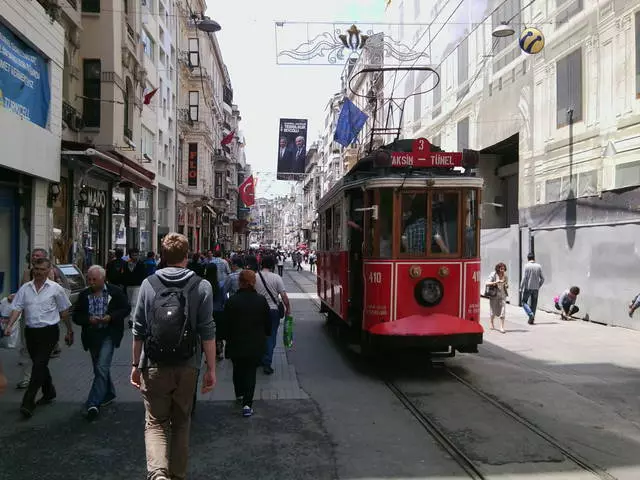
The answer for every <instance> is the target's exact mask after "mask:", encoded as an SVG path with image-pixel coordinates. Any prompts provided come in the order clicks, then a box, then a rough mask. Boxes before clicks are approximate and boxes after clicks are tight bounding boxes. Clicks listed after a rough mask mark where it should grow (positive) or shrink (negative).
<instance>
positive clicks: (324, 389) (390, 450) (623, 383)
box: [0, 269, 640, 480]
mask: <svg viewBox="0 0 640 480" xmlns="http://www.w3.org/2000/svg"><path fill="white" fill-rule="evenodd" d="M285 284H286V287H287V290H288V291H289V292H290V298H291V300H292V305H293V313H294V316H295V319H296V325H295V345H294V347H293V348H292V349H291V350H289V351H288V352H286V353H285V350H284V348H283V346H282V344H281V343H280V345H279V346H278V348H277V351H276V360H275V362H274V364H275V365H274V366H275V369H276V373H275V374H274V375H273V376H271V377H267V376H265V375H263V374H262V373H261V372H260V373H259V384H258V390H257V394H256V395H257V396H259V398H260V400H258V401H256V404H255V408H256V415H255V416H254V417H253V418H251V419H244V418H242V417H241V416H240V415H239V411H238V408H237V406H236V405H235V404H234V402H233V401H232V398H233V395H232V393H233V392H232V385H231V375H230V373H231V371H230V362H229V361H226V360H225V361H223V362H221V363H220V364H219V368H218V385H217V387H216V389H215V390H214V392H213V393H212V394H210V395H208V396H206V397H203V398H200V399H199V401H198V405H197V410H196V413H195V417H194V422H193V428H192V441H191V447H192V448H191V472H192V476H191V477H190V478H194V479H211V478H220V479H236V478H237V479H241V478H242V479H249V478H255V479H269V478H273V479H276V478H278V479H281V478H296V479H297V478H309V479H322V478H326V479H335V478H339V479H373V478H375V479H399V478H403V479H404V478H410V479H418V478H438V479H464V478H468V475H467V474H466V473H465V472H464V471H463V470H462V468H461V467H460V466H459V465H458V464H457V463H456V462H455V461H454V460H453V459H452V458H451V457H450V456H449V455H448V454H447V453H446V452H445V451H444V450H443V449H442V448H441V447H440V446H439V445H438V444H437V443H436V442H435V441H434V440H433V438H432V437H431V436H429V435H428V434H427V432H426V431H425V430H424V429H423V428H422V426H421V425H420V424H419V423H418V422H417V421H416V420H415V418H414V417H413V416H412V415H411V414H410V413H409V412H408V411H407V410H406V409H405V407H404V406H403V405H402V404H401V403H400V402H399V401H398V399H397V398H396V397H395V396H394V394H393V393H392V392H391V391H390V390H389V389H388V388H387V387H386V385H385V383H384V382H383V381H382V380H381V379H380V378H379V376H377V375H376V373H375V371H374V369H373V368H371V367H370V366H369V365H367V364H366V363H364V362H363V361H362V360H360V359H359V358H358V357H357V356H356V355H355V354H354V353H353V352H352V351H351V350H350V349H348V348H345V346H344V345H342V343H341V342H340V341H339V339H336V338H335V336H334V335H332V334H331V333H330V332H329V330H328V329H327V328H326V324H325V321H324V317H323V316H322V315H320V314H319V313H318V312H317V306H316V303H315V301H317V300H316V298H315V279H314V275H313V274H311V273H309V272H306V271H303V272H300V273H298V272H294V271H292V270H290V269H287V270H285ZM485 306H486V305H484V304H483V313H484V312H485V311H484V307H485ZM484 317H486V315H485V316H483V321H485V320H486V318H484ZM603 329H606V330H607V332H606V333H607V335H606V338H607V339H608V343H609V345H611V346H607V345H601V343H600V342H601V339H602V337H603ZM637 341H638V334H637V332H634V331H630V330H624V329H616V328H611V327H603V326H600V325H595V324H589V323H584V322H562V323H561V322H560V321H559V319H558V317H557V316H555V315H551V314H543V313H540V314H539V315H538V322H537V324H536V325H534V326H529V325H527V324H526V320H525V317H524V314H523V313H521V311H520V309H518V308H515V307H510V308H509V311H508V322H507V333H506V334H501V333H498V332H494V331H490V332H487V333H486V335H485V343H484V345H483V346H482V347H481V351H480V354H479V355H460V356H458V357H456V358H454V359H448V360H446V361H445V364H446V365H447V366H448V367H450V368H451V370H452V371H453V372H455V373H456V374H457V375H460V376H461V377H463V378H464V379H466V380H467V381H469V382H470V383H471V384H472V385H474V386H475V387H477V388H479V389H480V390H482V391H483V392H485V393H487V394H488V395H490V396H491V397H492V398H495V399H497V400H498V401H499V402H501V403H502V404H505V405H507V406H508V407H509V408H510V409H512V410H513V411H515V412H517V413H518V414H520V415H522V416H523V417H525V418H526V419H527V420H529V421H530V422H532V423H533V424H535V425H536V426H537V427H538V428H540V429H541V430H543V431H544V432H546V433H547V434H549V435H551V436H552V437H553V438H554V439H556V440H557V441H558V442H559V443H560V444H562V445H563V446H564V447H566V448H568V449H570V450H571V451H572V452H574V453H576V454H578V455H580V457H582V458H584V459H586V460H588V461H589V462H590V463H593V464H596V465H598V466H600V467H602V468H604V469H606V471H607V472H608V473H609V474H610V475H612V476H613V477H614V478H618V479H621V480H627V479H629V480H631V479H637V478H639V477H640V468H639V467H638V461H637V455H636V453H637V452H638V445H639V444H640V429H639V428H638V423H637V418H638V412H639V411H640V401H639V400H638V396H637V391H638V390H639V387H640V385H639V383H640V381H639V380H638V378H637V374H636V367H635V365H637V363H638V361H639V360H640V358H639V357H640V353H638V350H637V348H634V347H635V345H636V343H637ZM614 345H615V347H614ZM0 355H1V357H0V358H1V360H2V362H3V364H4V365H5V367H6V368H7V375H8V377H9V380H10V382H11V384H12V385H14V384H15V383H16V382H17V380H18V367H17V365H16V358H17V357H16V354H15V352H13V351H7V350H3V351H0ZM129 358H130V342H129V341H125V342H123V347H122V348H121V349H120V350H118V351H117V354H116V358H115V361H114V367H113V374H114V377H115V381H116V388H117V391H118V399H117V401H116V403H114V404H113V405H112V406H110V407H108V408H106V409H104V410H103V412H102V416H101V417H100V418H99V419H98V420H97V421H95V422H94V423H87V421H86V420H85V419H84V418H82V404H83V401H84V399H85V395H86V393H87V391H88V389H89V385H90V381H91V372H90V368H89V364H90V362H89V358H88V355H87V354H86V353H85V352H83V351H82V349H81V347H80V345H79V344H76V345H74V346H73V347H71V348H70V349H65V350H64V351H63V354H62V355H61V357H60V358H59V359H56V360H53V361H52V373H53V378H54V382H55V383H56V386H57V389H58V399H57V401H56V402H55V403H54V404H53V405H52V406H46V407H39V408H38V410H37V411H36V415H35V416H34V418H33V419H32V420H30V421H28V422H25V421H22V420H20V417H19V415H18V405H19V401H20V398H21V391H18V390H15V389H10V390H9V391H8V392H7V393H6V395H5V396H4V397H2V400H1V401H0V415H2V418H3V422H2V428H1V429H0V441H1V442H2V445H3V455H2V457H1V458H0V479H12V480H23V479H24V480H27V479H29V480H30V479H35V478H50V479H91V478H106V479H120V478H144V471H145V464H144V441H143V416H144V409H143V407H142V403H141V400H140V397H139V394H138V392H137V391H135V390H134V389H133V388H131V387H130V386H129V385H128V379H127V376H128V373H129ZM385 363H387V365H386V369H387V370H392V371H393V374H394V381H395V383H396V384H397V385H398V386H399V388H401V389H402V390H403V391H404V392H405V394H406V395H407V396H408V397H409V398H410V399H411V400H412V402H414V403H415V404H416V405H417V406H418V407H419V408H420V409H421V410H422V411H423V412H424V413H425V414H426V415H429V416H431V417H432V418H434V419H435V420H436V421H437V422H438V423H439V425H440V426H441V428H442V429H443V430H444V431H446V432H447V433H448V434H449V435H450V436H451V438H452V439H453V440H454V441H455V442H456V443H457V445H458V446H459V447H460V448H461V449H462V450H463V451H464V452H465V453H466V454H467V455H468V456H469V457H470V458H471V459H472V460H473V461H474V462H476V463H478V465H480V467H481V469H482V470H483V472H484V473H485V476H486V478H499V479H525V478H526V479H534V478H535V479H554V480H555V479H573V478H576V479H578V478H594V477H593V476H592V475H591V474H589V473H587V472H585V471H580V470H579V469H576V468H575V465H572V464H571V462H568V461H567V460H566V459H565V458H564V457H563V455H562V454H561V453H559V452H558V451H557V450H556V449H554V448H553V447H551V446H550V445H549V444H548V443H547V442H545V441H544V440H543V439H542V438H540V437H538V436H536V435H534V434H532V433H531V432H530V431H528V430H526V429H524V428H523V427H522V426H520V425H517V424H514V422H512V421H507V420H505V419H504V418H503V417H500V416H499V415H498V414H497V413H496V410H495V409H493V408H491V407H490V406H488V405H487V404H485V403H483V402H482V401H480V399H479V397H477V396H475V395H474V394H473V393H472V392H470V391H469V392H467V394H465V390H464V389H463V387H461V386H460V385H457V384H455V383H452V382H451V380H450V379H447V378H446V377H445V375H443V369H442V368H440V367H434V368H429V367H427V366H426V365H408V366H407V365H398V364H397V362H394V361H393V360H392V359H389V360H388V362H385ZM461 388H462V389H461ZM34 446H37V449H35V448H34Z"/></svg>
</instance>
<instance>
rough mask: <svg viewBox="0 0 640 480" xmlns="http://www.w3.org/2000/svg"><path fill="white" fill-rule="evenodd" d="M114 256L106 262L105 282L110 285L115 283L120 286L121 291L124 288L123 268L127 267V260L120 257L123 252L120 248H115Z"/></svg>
mask: <svg viewBox="0 0 640 480" xmlns="http://www.w3.org/2000/svg"><path fill="white" fill-rule="evenodd" d="M115 256H116V257H115V258H114V259H113V260H110V261H109V263H107V266H106V269H105V270H106V271H107V282H109V283H110V284H111V285H115V286H117V287H120V288H121V289H122V290H123V291H124V289H125V286H124V285H125V272H124V271H125V268H127V262H125V261H124V260H123V259H122V257H123V256H124V252H123V251H122V249H121V248H116V250H115ZM125 293H126V292H125Z"/></svg>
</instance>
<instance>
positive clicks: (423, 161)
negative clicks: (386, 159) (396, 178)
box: [391, 138, 462, 168]
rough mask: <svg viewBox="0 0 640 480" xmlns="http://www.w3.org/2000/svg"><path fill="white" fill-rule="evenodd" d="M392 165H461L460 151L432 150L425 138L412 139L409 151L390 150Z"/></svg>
mask: <svg viewBox="0 0 640 480" xmlns="http://www.w3.org/2000/svg"><path fill="white" fill-rule="evenodd" d="M391 166H392V167H397V168H401V167H417V168H433V167H435V168H453V167H461V166H462V153H461V152H432V151H431V143H429V140H427V139H426V138H418V139H416V140H414V142H413V145H412V151H411V152H391Z"/></svg>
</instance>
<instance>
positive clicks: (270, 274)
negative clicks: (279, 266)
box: [256, 256, 291, 375]
mask: <svg viewBox="0 0 640 480" xmlns="http://www.w3.org/2000/svg"><path fill="white" fill-rule="evenodd" d="M275 269H276V261H275V259H274V258H273V257H272V256H266V257H263V258H262V270H260V272H259V273H258V275H256V292H258V293H259V294H260V295H262V296H263V297H264V298H266V299H267V303H268V304H269V316H270V318H271V336H270V337H269V338H267V347H266V352H265V354H264V357H263V358H262V368H263V371H264V373H266V374H267V375H271V374H272V373H273V371H274V370H273V367H272V366H271V364H272V362H273V349H274V348H275V347H276V341H277V339H278V327H279V326H280V318H281V315H280V313H279V312H278V303H280V301H282V303H283V304H284V314H285V316H286V315H289V314H290V313H291V306H290V304H289V297H288V296H287V292H286V291H285V289H284V282H283V281H282V277H281V276H280V275H277V274H276V273H274V270H275ZM278 297H279V298H278Z"/></svg>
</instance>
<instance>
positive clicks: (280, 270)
mask: <svg viewBox="0 0 640 480" xmlns="http://www.w3.org/2000/svg"><path fill="white" fill-rule="evenodd" d="M283 270H284V265H278V275H280V276H282V271H283Z"/></svg>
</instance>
